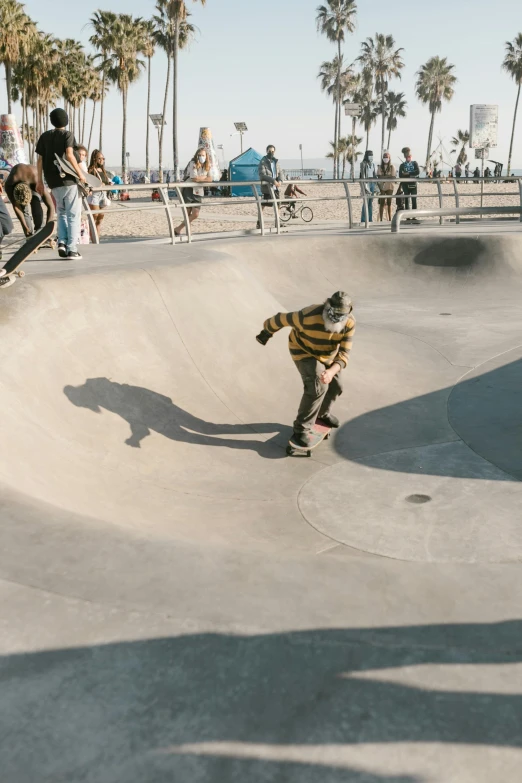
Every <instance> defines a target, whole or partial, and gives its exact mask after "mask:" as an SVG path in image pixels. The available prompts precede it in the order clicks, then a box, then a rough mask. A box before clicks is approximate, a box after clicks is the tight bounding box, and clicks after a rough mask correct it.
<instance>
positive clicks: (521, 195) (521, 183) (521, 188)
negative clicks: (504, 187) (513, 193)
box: [518, 177, 522, 223]
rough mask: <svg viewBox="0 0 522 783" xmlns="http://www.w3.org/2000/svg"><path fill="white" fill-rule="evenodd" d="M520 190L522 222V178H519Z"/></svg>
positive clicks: (521, 220) (521, 217)
mask: <svg viewBox="0 0 522 783" xmlns="http://www.w3.org/2000/svg"><path fill="white" fill-rule="evenodd" d="M518 192H519V193H520V222H521V223H522V179H521V178H520V177H519V178H518Z"/></svg>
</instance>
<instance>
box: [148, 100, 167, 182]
mask: <svg viewBox="0 0 522 783" xmlns="http://www.w3.org/2000/svg"><path fill="white" fill-rule="evenodd" d="M149 117H150V119H151V121H152V124H153V125H154V127H155V128H156V130H157V131H158V149H159V145H160V137H161V128H162V127H163V125H166V124H167V123H166V122H164V120H163V114H149ZM158 179H159V181H160V182H163V171H160V170H159V163H158Z"/></svg>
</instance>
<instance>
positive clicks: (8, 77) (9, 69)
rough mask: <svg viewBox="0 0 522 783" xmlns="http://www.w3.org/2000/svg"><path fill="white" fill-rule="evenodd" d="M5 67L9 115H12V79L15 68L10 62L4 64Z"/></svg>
mask: <svg viewBox="0 0 522 783" xmlns="http://www.w3.org/2000/svg"><path fill="white" fill-rule="evenodd" d="M4 65H5V87H6V90H7V113H8V114H11V112H12V109H13V106H12V102H11V79H12V75H13V66H12V65H11V63H10V62H6V63H4Z"/></svg>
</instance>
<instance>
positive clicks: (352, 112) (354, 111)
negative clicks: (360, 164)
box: [344, 103, 362, 182]
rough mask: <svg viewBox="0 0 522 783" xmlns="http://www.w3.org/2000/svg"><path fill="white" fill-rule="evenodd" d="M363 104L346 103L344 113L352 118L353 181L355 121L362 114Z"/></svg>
mask: <svg viewBox="0 0 522 783" xmlns="http://www.w3.org/2000/svg"><path fill="white" fill-rule="evenodd" d="M361 110H362V106H361V104H360V103H345V104H344V113H345V115H346V116H347V117H351V118H352V145H351V146H352V161H351V163H350V177H351V179H352V182H353V181H354V180H355V144H354V141H355V123H356V121H357V117H360V116H361Z"/></svg>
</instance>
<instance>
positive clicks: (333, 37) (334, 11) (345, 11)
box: [316, 0, 357, 178]
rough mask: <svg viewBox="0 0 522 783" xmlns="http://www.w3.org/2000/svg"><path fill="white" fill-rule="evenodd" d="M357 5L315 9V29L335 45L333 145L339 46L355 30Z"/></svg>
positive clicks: (337, 0) (338, 0)
mask: <svg viewBox="0 0 522 783" xmlns="http://www.w3.org/2000/svg"><path fill="white" fill-rule="evenodd" d="M356 14H357V4H356V2H355V0H326V5H320V6H318V8H317V16H316V24H317V29H318V30H319V32H320V33H322V34H323V35H326V37H327V38H328V40H329V41H331V42H332V43H336V44H337V99H336V101H335V135H334V144H335V145H337V140H338V138H339V137H340V135H341V101H342V86H341V83H342V79H341V71H342V55H341V45H342V44H343V43H344V41H345V35H346V33H347V32H348V33H353V31H354V30H355V17H356ZM335 175H337V178H338V177H339V159H338V157H336V158H335V159H334V176H335Z"/></svg>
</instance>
